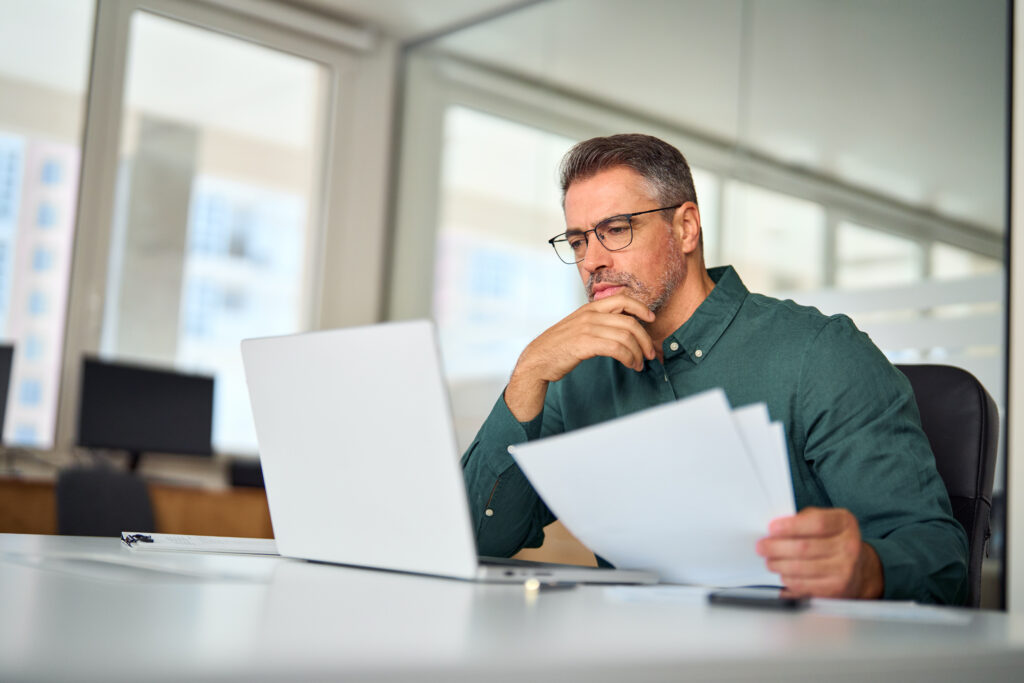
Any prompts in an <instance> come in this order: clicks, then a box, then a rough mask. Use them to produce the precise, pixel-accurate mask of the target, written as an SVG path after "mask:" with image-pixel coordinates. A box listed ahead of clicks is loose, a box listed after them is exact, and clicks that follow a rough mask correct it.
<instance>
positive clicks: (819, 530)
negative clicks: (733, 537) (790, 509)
mask: <svg viewBox="0 0 1024 683" xmlns="http://www.w3.org/2000/svg"><path fill="white" fill-rule="evenodd" d="M856 524H857V520H856V518H855V517H854V516H853V515H852V514H851V513H850V511H849V510H844V509H841V508H830V509H822V508H813V507H809V508H804V509H803V510H801V511H800V512H799V513H798V514H796V515H792V516H789V517H779V518H777V519H773V520H772V521H771V522H770V523H769V524H768V534H769V535H770V536H773V537H788V536H807V537H812V538H813V537H820V536H832V535H835V534H839V533H842V532H843V531H844V530H846V529H847V528H849V527H850V526H856Z"/></svg>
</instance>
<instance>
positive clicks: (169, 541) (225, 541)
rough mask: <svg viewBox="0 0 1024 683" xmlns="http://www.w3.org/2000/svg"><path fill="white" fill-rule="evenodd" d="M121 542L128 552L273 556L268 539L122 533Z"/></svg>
mask: <svg viewBox="0 0 1024 683" xmlns="http://www.w3.org/2000/svg"><path fill="white" fill-rule="evenodd" d="M121 541H122V542H123V543H124V544H125V545H127V546H128V547H129V548H131V549H132V550H170V551H186V552H194V553H230V554H236V555H277V554H278V552H277V543H276V542H275V541H274V539H272V538H237V537H234V536H186V535H182V534H145V533H141V532H138V531H122V532H121Z"/></svg>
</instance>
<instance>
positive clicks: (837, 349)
mask: <svg viewBox="0 0 1024 683" xmlns="http://www.w3.org/2000/svg"><path fill="white" fill-rule="evenodd" d="M708 274H709V275H710V276H711V279H712V280H713V281H715V283H716V285H715V288H714V289H713V290H712V291H711V294H710V295H709V296H708V298H707V299H705V300H704V302H703V303H701V305H700V306H699V307H698V308H697V310H696V311H695V312H694V314H693V315H692V316H691V317H690V319H689V320H687V321H686V322H685V323H684V324H683V325H682V326H681V327H680V328H679V329H677V330H676V331H675V332H674V333H673V334H672V335H671V336H669V337H668V338H667V339H666V340H665V342H664V344H663V348H662V350H663V351H664V358H665V361H664V364H662V363H660V362H658V361H657V360H653V361H647V363H646V366H645V368H644V370H643V371H642V372H636V371H635V370H631V369H629V368H626V367H625V366H623V365H622V364H620V363H619V362H618V361H615V360H612V359H610V358H606V357H598V358H591V359H588V360H586V361H583V362H582V363H580V364H579V365H578V366H577V367H576V368H575V369H574V370H573V371H572V372H570V373H569V374H568V375H566V376H565V377H564V378H562V379H561V380H559V381H558V382H554V383H552V384H551V385H549V387H548V391H547V396H546V398H545V401H544V409H543V411H542V412H541V414H540V415H539V416H537V418H536V419H534V420H532V421H530V422H525V423H523V422H519V421H517V420H516V419H515V418H514V417H513V416H512V413H511V412H510V411H509V409H508V407H507V406H506V405H505V401H504V398H503V397H502V398H499V399H498V402H497V404H496V405H495V406H494V409H493V410H492V411H491V414H490V416H489V417H488V418H487V420H486V421H485V422H484V424H483V426H482V427H481V428H480V432H479V433H478V434H477V437H476V440H475V441H474V442H473V443H472V444H471V445H470V447H469V449H468V450H467V451H466V453H465V455H463V457H462V464H463V469H464V474H465V478H466V486H467V489H468V492H469V499H470V509H471V511H472V514H473V522H474V528H475V532H476V535H477V544H478V547H479V550H480V552H481V554H484V555H496V556H509V555H512V554H514V553H515V552H517V551H518V550H520V549H521V548H523V547H537V546H539V545H540V544H541V543H542V542H543V540H544V531H543V529H544V527H545V526H546V525H547V524H550V523H551V522H552V521H554V515H552V514H551V511H550V510H549V509H548V507H547V506H546V505H545V504H544V502H543V501H542V500H541V499H540V498H539V497H538V496H537V494H536V492H535V491H534V490H533V487H532V486H530V483H529V482H528V481H527V480H526V478H525V476H523V474H522V472H521V471H520V469H519V467H518V466H517V465H516V464H515V462H514V461H513V459H512V457H511V456H510V455H509V454H508V452H507V450H506V449H507V447H508V446H509V445H510V444H516V443H522V442H524V441H528V440H530V439H536V438H539V437H542V436H548V435H550V434H557V433H560V432H565V431H570V430H573V429H578V428H580V427H585V426H587V425H592V424H594V423H597V422H602V421H604V420H609V419H612V418H615V417H619V416H621V415H626V414H629V413H633V412H636V411H638V410H643V409H644V408H649V407H651V406H655V405H658V404H661V403H665V402H667V401H674V400H677V399H680V398H684V397H686V396H690V395H692V394H695V393H698V392H700V391H704V390H706V389H711V388H714V387H721V388H722V389H724V390H725V393H726V395H727V396H728V398H729V402H730V403H731V404H732V406H733V407H734V408H738V407H741V406H744V405H747V404H750V403H757V402H764V403H766V404H767V405H768V412H769V414H770V415H771V418H772V420H773V421H778V422H781V423H782V424H783V425H784V426H785V431H786V443H787V446H788V450H789V459H790V469H791V472H792V477H793V490H794V494H795V496H796V507H797V509H798V510H800V509H802V508H805V507H808V506H817V507H839V508H846V509H848V510H850V511H851V512H852V513H853V514H854V515H855V516H856V517H857V519H858V521H859V523H860V528H861V534H862V537H863V538H864V540H865V541H866V542H868V543H870V544H871V545H872V546H873V547H874V549H875V551H876V552H877V553H878V557H879V559H880V560H881V563H882V568H883V571H884V575H885V595H884V597H886V598H895V599H911V600H918V601H922V602H940V603H951V604H960V603H962V602H963V600H964V599H965V597H966V594H967V536H966V534H965V533H964V530H963V528H962V527H961V526H960V525H959V523H958V522H957V521H956V520H955V519H954V518H953V516H952V513H951V509H950V504H949V497H948V495H947V493H946V488H945V486H944V484H943V482H942V480H941V478H940V477H939V474H938V471H937V470H936V468H935V459H934V456H933V455H932V452H931V448H930V446H929V445H928V440H927V438H926V437H925V435H924V432H923V431H922V430H921V420H920V416H919V415H918V411H917V403H916V402H915V400H914V395H913V391H912V390H911V388H910V384H909V382H908V381H907V379H906V378H905V377H904V376H903V374H902V373H900V372H899V370H897V369H896V368H895V367H893V366H892V364H890V363H889V361H888V360H887V359H886V358H885V356H883V355H882V353H881V352H880V351H879V350H878V348H877V347H876V346H875V345H874V344H873V343H872V342H871V340H870V339H869V338H868V337H867V335H866V334H864V333H863V332H861V331H859V330H858V329H857V328H856V327H855V326H854V324H853V322H852V321H851V320H850V319H849V318H848V317H846V316H843V315H834V316H825V315H822V314H821V313H820V312H819V311H818V310H817V309H814V308H809V307H805V306H799V305H797V304H795V303H793V302H792V301H779V300H778V299H772V298H770V297H766V296H763V295H760V294H751V293H750V292H748V291H747V288H746V287H745V286H744V285H743V283H742V282H741V281H740V278H739V276H738V275H737V274H736V272H735V271H734V270H733V269H732V268H731V267H725V268H714V269H711V270H709V271H708ZM680 438H681V439H683V438H686V436H685V435H680ZM708 457H714V453H709V454H708ZM723 504H728V503H727V502H723ZM711 512H713V511H709V513H711ZM765 531H766V533H767V520H766V529H765Z"/></svg>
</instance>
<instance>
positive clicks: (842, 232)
mask: <svg viewBox="0 0 1024 683" xmlns="http://www.w3.org/2000/svg"><path fill="white" fill-rule="evenodd" d="M1007 16H1008V15H1007V2H1006V1H1005V0H983V1H982V2H977V3H970V4H968V3H962V2H959V1H958V0H900V1H899V2H889V1H885V0H867V1H866V2H856V3H822V2H820V1H817V0H723V1H721V2H705V1H702V0H680V1H678V2H672V3H666V2H661V1H659V0H634V2H630V3H619V2H591V1H587V0H551V1H550V2H544V3H536V4H529V5H527V6H525V7H522V8H517V9H514V10H511V11H509V12H508V13H506V14H504V15H502V16H498V17H492V18H490V19H488V20H484V21H481V22H480V23H477V24H475V25H472V26H467V27H464V28H461V29H459V30H456V31H453V32H452V33H450V34H448V35H445V36H440V37H438V38H435V39H433V40H429V41H426V42H422V43H419V44H416V45H415V46H413V47H410V48H409V49H408V50H407V52H406V55H405V57H406V59H405V75H406V79H405V88H406V89H405V92H404V93H403V98H404V99H403V101H404V106H405V110H404V111H403V112H402V117H403V127H402V140H401V147H400V152H401V153H400V170H399V176H400V182H399V188H398V196H397V200H398V201H397V204H396V207H397V212H396V221H395V239H394V244H395V252H394V261H393V264H392V271H391V272H392V279H391V282H390V285H391V307H390V315H391V317H396V318H403V317H414V316H430V317H433V318H435V319H436V320H437V322H438V325H439V327H440V330H441V340H442V345H443V346H444V353H445V360H446V363H447V366H448V374H449V380H450V381H451V387H452V400H453V404H454V406H455V409H456V412H457V417H458V419H459V421H460V422H459V427H460V434H459V437H460V441H461V442H462V443H463V444H466V443H467V442H468V441H469V439H471V438H472V435H473V433H474V432H475V430H476V428H477V426H478V425H479V423H480V421H481V420H482V419H483V418H484V417H485V415H486V413H487V412H488V410H489V409H490V406H491V405H492V404H493V401H494V400H495V399H496V398H497V395H498V391H500V389H501V387H502V386H503V384H504V382H505V380H506V379H507V377H508V372H509V370H510V369H511V366H512V363H514V361H515V358H516V356H517V351H518V350H521V349H522V347H523V346H525V342H526V341H527V340H529V339H530V338H531V336H532V335H534V334H536V332H537V331H538V329H539V328H542V327H543V325H544V322H545V321H546V320H553V319H558V318H559V317H561V316H564V315H566V314H568V313H569V312H571V311H572V310H573V309H574V308H575V307H576V306H578V305H579V303H580V302H581V301H582V293H581V287H580V284H579V282H578V279H577V278H574V277H570V276H568V275H566V274H565V272H564V266H563V265H562V264H560V263H559V262H558V261H557V260H556V259H555V258H554V257H551V258H550V259H549V262H547V263H545V262H544V261H543V260H542V259H543V257H544V254H543V249H544V248H546V246H547V245H545V244H544V240H545V239H546V237H547V236H548V235H549V234H550V235H553V234H556V233H557V232H559V230H560V228H561V224H560V206H559V203H558V196H557V193H556V189H557V188H556V182H557V181H556V178H555V166H556V161H557V156H558V151H559V150H561V149H564V148H565V147H566V146H567V145H568V144H570V143H571V142H572V141H576V140H581V139H585V138H588V137H591V136H594V135H606V134H611V133H618V132H646V133H651V134H654V135H657V136H659V137H662V138H664V139H666V140H668V141H669V142H671V143H673V144H675V145H676V146H677V147H678V148H679V149H680V150H682V152H683V153H684V154H685V155H686V156H687V158H688V160H689V161H690V163H691V165H692V166H693V167H694V168H695V178H696V181H697V182H696V184H697V189H698V199H699V201H700V204H701V210H702V216H703V218H704V221H703V227H704V232H705V247H706V248H705V255H706V260H707V262H708V265H712V266H713V265H720V264H733V265H735V266H736V267H737V269H738V270H739V272H740V275H741V276H742V277H743V278H744V279H745V281H746V283H747V284H748V286H749V287H750V288H751V289H752V290H755V291H761V292H763V293H766V294H770V295H775V296H783V297H793V298H795V299H796V300H798V301H800V302H804V303H809V304H813V305H819V306H820V307H822V309H823V310H825V309H830V307H838V308H831V310H829V312H836V311H842V312H847V313H850V314H851V315H852V316H853V317H854V318H855V320H856V321H857V322H858V324H859V325H860V326H861V327H862V328H863V329H865V330H866V331H868V332H869V334H871V335H872V337H873V338H876V340H880V341H879V345H880V346H881V347H882V348H883V351H885V352H886V353H888V354H889V356H890V358H892V359H894V360H899V361H901V362H906V361H917V362H947V363H952V364H957V365H961V366H963V367H966V368H967V369H969V370H971V371H972V372H974V373H975V374H976V375H977V376H978V377H979V378H980V379H981V380H982V382H983V383H984V384H985V385H986V387H987V388H988V389H989V391H990V393H991V394H992V395H993V397H995V398H996V400H997V402H999V403H1000V404H1002V401H1003V396H1004V388H1003V387H1004V383H1005V379H1004V373H1005V369H1004V363H1003V348H1002V347H1003V340H1004V333H1003V327H1004V326H1003V323H1002V318H1003V315H1002V310H1003V308H1004V300H1003V297H1004V286H1003V283H1004V267H1003V251H1004V238H1005V231H1006V226H1005V224H1004V220H1005V215H1006V210H1005V206H1006V186H1007V163H1006V154H1007V153H1006V149H1007V144H1008V139H1009V137H1008V131H1007V125H1008V123H1007V120H1006V119H1007V114H1006V112H1007V101H1008V99H1007V98H1008V95H1007V91H1006V82H1007V51H1008V49H1009V45H1008V39H1007V30H1006V18H1007ZM954 46H955V48H954ZM471 122H475V123H471ZM462 126H466V129H465V131H463V130H462V128H461V127H462ZM474 126H476V127H475V128H474ZM471 128H472V129H473V130H475V135H474V137H473V138H472V140H469V139H468V137H467V136H468V135H469V133H468V132H467V131H469V130H470V129H471ZM545 141H546V142H545ZM459 183H462V185H461V186H459V185H458V184H459ZM545 184H546V185H545ZM483 185H487V187H488V189H487V190H486V191H484V189H483ZM470 187H473V188H474V190H473V191H474V192H480V193H486V194H487V195H488V197H489V198H488V200H487V201H488V202H491V204H489V205H487V208H484V204H483V203H479V202H476V203H474V202H470V200H469V188H470ZM524 190H528V197H527V194H525V193H524ZM471 204H472V207H471ZM503 221H508V222H507V223H505V222H503ZM470 235H474V236H475V237H473V238H472V240H471V238H470V237H469V236H470ZM460 239H461V240H464V241H463V242H462V245H461V246H458V244H459V242H458V240H460ZM470 244H472V245H473V247H471V246H470ZM499 244H500V245H501V246H498V245H499ZM534 254H536V258H537V260H536V261H534V260H533V255H534ZM453 274H460V275H458V276H456V275H453ZM470 300H472V301H474V302H475V303H473V304H472V306H469V305H468V304H467V303H466V302H467V301H470ZM897 302H903V303H902V304H900V305H901V306H902V308H900V309H899V310H895V311H894V310H892V309H893V306H894V304H895V303H897ZM510 306H511V308H510ZM456 311H457V312H458V313H455V312H456ZM469 319H473V320H475V323H474V326H473V327H472V331H470V328H468V327H467V326H466V325H467V323H466V321H467V320H469ZM936 330H943V335H944V336H943V338H942V339H941V340H936V339H935V338H934V334H935V331H936ZM470 369H471V371H470ZM470 375H472V376H473V377H474V378H475V379H474V380H473V381H472V382H469V381H467V379H466V378H467V377H468V376H470ZM1001 480H1002V476H1001V475H997V482H1001ZM999 486H1000V484H998V483H997V488H998V487H999Z"/></svg>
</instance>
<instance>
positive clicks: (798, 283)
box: [721, 180, 825, 292]
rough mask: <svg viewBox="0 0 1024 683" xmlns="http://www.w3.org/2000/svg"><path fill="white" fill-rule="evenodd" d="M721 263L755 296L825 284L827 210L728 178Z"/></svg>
mask: <svg viewBox="0 0 1024 683" xmlns="http://www.w3.org/2000/svg"><path fill="white" fill-rule="evenodd" d="M724 214H725V215H724V216H723V221H724V225H723V227H722V237H721V245H722V255H721V258H722V260H723V263H728V264H730V265H733V266H735V267H736V270H737V272H739V273H740V277H742V278H743V281H744V284H746V285H747V287H748V288H749V289H750V290H751V291H755V292H777V291H784V290H801V289H814V288H816V287H821V286H822V285H824V283H825V258H824V257H825V210H824V208H823V207H821V206H820V205H819V204H815V203H814V202H810V201H807V200H804V199H798V198H796V197H792V196H789V195H785V194H782V193H780V192H773V191H771V190H766V189H764V188H761V187H757V186H755V185H749V184H747V183H741V182H738V181H735V180H729V181H727V182H726V183H725V207H724Z"/></svg>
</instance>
